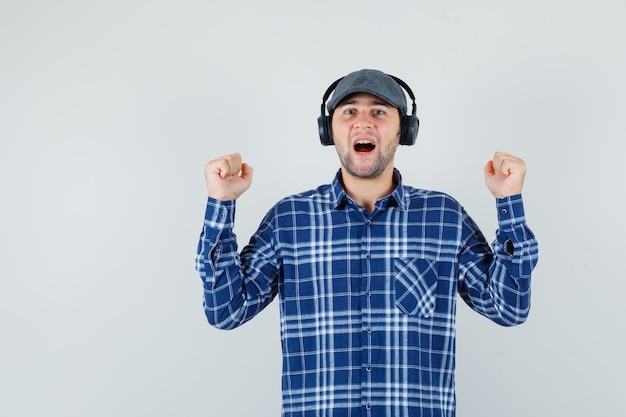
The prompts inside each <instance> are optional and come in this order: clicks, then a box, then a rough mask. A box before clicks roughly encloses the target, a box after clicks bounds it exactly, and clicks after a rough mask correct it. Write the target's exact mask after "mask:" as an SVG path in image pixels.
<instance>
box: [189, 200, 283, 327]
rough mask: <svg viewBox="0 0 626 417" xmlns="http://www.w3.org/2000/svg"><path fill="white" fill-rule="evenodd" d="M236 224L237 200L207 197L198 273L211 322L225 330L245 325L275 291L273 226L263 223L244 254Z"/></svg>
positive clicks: (205, 307) (198, 252)
mask: <svg viewBox="0 0 626 417" xmlns="http://www.w3.org/2000/svg"><path fill="white" fill-rule="evenodd" d="M234 221H235V201H234V200H232V201H220V200H215V199H212V198H210V197H209V199H208V201H207V206H206V211H205V216H204V226H203V228H202V232H201V234H200V239H199V242H198V249H197V251H196V270H197V271H198V273H199V275H200V278H201V279H202V281H203V285H204V312H205V314H206V316H207V319H208V321H209V323H210V324H211V325H213V326H215V327H218V328H222V329H233V328H235V327H238V326H240V325H242V324H243V323H245V322H247V321H248V320H250V319H251V318H253V317H254V316H256V315H257V314H258V313H259V312H260V311H261V310H263V308H265V307H266V306H267V305H268V304H269V303H270V302H271V301H272V300H273V299H274V297H275V296H276V293H277V284H276V282H277V280H276V277H277V269H276V267H275V265H276V261H275V255H273V253H274V252H273V250H272V237H271V236H272V234H271V229H270V227H269V222H267V221H264V222H263V223H262V225H261V227H260V228H259V230H258V231H257V233H256V234H255V236H254V237H253V238H252V239H251V240H250V244H248V245H247V246H246V248H244V251H245V252H246V255H244V256H242V255H240V253H239V252H238V245H237V237H236V235H235V233H234V232H233V227H234ZM242 253H243V251H242Z"/></svg>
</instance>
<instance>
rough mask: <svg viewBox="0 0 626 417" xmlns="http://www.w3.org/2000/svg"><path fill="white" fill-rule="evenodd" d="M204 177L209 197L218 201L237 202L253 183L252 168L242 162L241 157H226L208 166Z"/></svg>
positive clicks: (237, 155)
mask: <svg viewBox="0 0 626 417" xmlns="http://www.w3.org/2000/svg"><path fill="white" fill-rule="evenodd" d="M204 176H205V178H206V185H207V188H208V190H209V196H210V197H212V198H215V199H217V200H222V201H227V200H236V199H237V198H238V197H239V196H240V195H241V194H243V193H244V192H245V191H246V190H247V189H248V188H249V187H250V184H251V183H252V167H251V166H250V165H248V164H246V163H242V162H241V155H240V154H238V153H233V154H230V155H225V156H222V157H220V158H217V159H214V160H213V161H211V162H209V163H208V164H206V166H205V167H204Z"/></svg>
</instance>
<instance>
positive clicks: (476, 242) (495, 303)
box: [459, 194, 539, 326]
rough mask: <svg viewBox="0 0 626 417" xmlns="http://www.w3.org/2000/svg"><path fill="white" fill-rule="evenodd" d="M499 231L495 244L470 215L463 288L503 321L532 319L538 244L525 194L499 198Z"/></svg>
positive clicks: (478, 307)
mask: <svg viewBox="0 0 626 417" xmlns="http://www.w3.org/2000/svg"><path fill="white" fill-rule="evenodd" d="M496 205H497V209H498V230H497V231H496V239H495V240H494V241H493V243H492V245H491V246H489V245H488V243H487V242H486V240H485V238H484V236H483V234H482V233H481V232H480V230H479V229H478V226H477V225H476V224H475V223H474V221H473V220H472V219H471V218H470V217H469V216H468V215H467V214H465V216H464V220H463V248H462V251H461V254H460V257H459V272H460V275H459V293H460V295H461V297H462V298H463V300H465V302H466V303H467V304H468V305H469V306H470V307H471V308H472V309H474V310H475V311H477V312H478V313H480V314H482V315H484V316H486V317H488V318H489V319H491V320H493V321H494V322H496V323H498V324H501V325H503V326H514V325H517V324H520V323H523V322H524V321H526V319H527V317H528V313H529V311H530V281H531V272H532V270H533V269H534V267H535V265H536V264H537V261H538V254H539V251H538V244H537V240H536V239H535V236H534V234H533V232H532V231H531V230H530V228H529V227H528V225H527V224H526V219H525V214H524V205H523V201H522V196H521V195H520V194H518V195H514V196H510V197H506V198H501V199H497V200H496Z"/></svg>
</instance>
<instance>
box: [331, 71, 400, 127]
mask: <svg viewBox="0 0 626 417" xmlns="http://www.w3.org/2000/svg"><path fill="white" fill-rule="evenodd" d="M354 93H369V94H373V95H375V96H376V97H379V98H382V99H383V100H385V101H386V102H387V103H389V104H391V105H392V106H393V107H395V108H397V109H398V110H400V113H401V116H403V115H405V114H407V111H406V110H407V104H406V97H405V95H404V91H403V90H402V87H400V84H398V83H397V82H396V81H395V80H394V79H393V78H391V77H390V76H389V75H387V74H385V73H384V72H381V71H378V70H372V69H362V70H359V71H355V72H351V73H350V74H348V75H346V76H345V77H344V78H343V79H342V80H341V81H339V84H337V87H336V88H335V90H334V91H333V95H332V97H331V98H330V100H328V102H327V103H326V108H327V109H328V113H329V114H332V113H333V111H334V110H335V107H337V105H338V104H339V103H340V102H341V101H342V100H343V99H344V98H346V97H348V96H349V95H351V94H354Z"/></svg>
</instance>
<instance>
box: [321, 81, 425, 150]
mask: <svg viewBox="0 0 626 417" xmlns="http://www.w3.org/2000/svg"><path fill="white" fill-rule="evenodd" d="M387 75H388V76H389V77H391V78H393V80H394V81H395V82H397V83H398V84H399V85H400V87H402V88H403V89H404V91H406V92H407V94H408V95H409V97H410V98H411V102H412V104H411V106H412V108H413V110H412V112H411V114H410V115H409V114H406V115H401V116H400V145H408V146H410V145H414V144H415V141H416V140H417V131H418V130H419V127H420V121H419V119H418V118H417V106H416V104H415V95H414V94H413V91H411V88H410V87H409V86H408V85H407V83H405V82H404V81H402V80H401V79H400V78H398V77H394V76H393V75H389V74H387ZM343 78H344V77H341V78H340V79H338V80H337V81H335V82H334V83H332V84H331V85H330V87H328V89H327V90H326V92H325V93H324V97H323V98H322V107H321V115H320V117H318V118H317V127H318V129H319V133H320V141H321V142H322V145H324V146H329V145H333V144H334V141H333V129H332V119H333V117H332V115H327V114H326V101H327V100H328V97H330V95H331V93H332V92H333V91H335V88H336V87H337V84H339V82H340V81H341V80H343Z"/></svg>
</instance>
